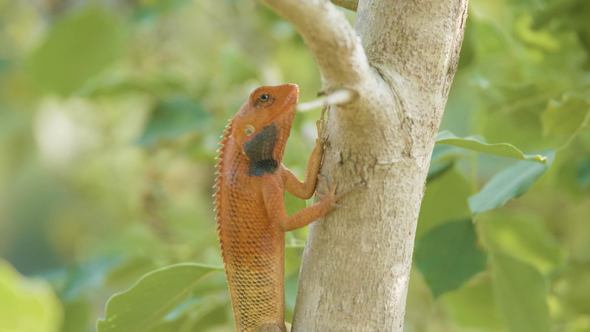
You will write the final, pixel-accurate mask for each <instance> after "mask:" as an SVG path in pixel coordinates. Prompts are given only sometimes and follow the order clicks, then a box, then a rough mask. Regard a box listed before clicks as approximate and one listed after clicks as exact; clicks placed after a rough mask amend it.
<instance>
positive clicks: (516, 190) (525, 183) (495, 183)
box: [469, 152, 555, 214]
mask: <svg viewBox="0 0 590 332" xmlns="http://www.w3.org/2000/svg"><path fill="white" fill-rule="evenodd" d="M554 156H555V153H554V152H549V153H548V154H547V157H546V158H547V162H546V163H545V164H539V163H533V162H530V161H519V162H517V163H516V164H514V165H512V166H510V167H508V168H506V169H504V170H503V171H501V172H500V173H498V174H496V175H494V177H492V179H491V180H490V181H488V183H486V184H485V186H484V187H483V188H482V189H481V190H480V191H479V192H478V193H476V194H474V195H473V196H471V197H469V208H470V209H471V212H472V213H473V214H477V213H482V212H485V211H489V210H493V209H495V208H498V207H500V206H503V205H504V204H506V203H507V202H508V201H510V200H511V199H513V198H516V197H519V196H521V195H522V194H524V193H525V192H526V191H527V190H528V189H529V188H530V187H531V186H532V185H533V183H535V181H536V180H537V179H538V178H539V177H541V175H543V173H545V171H546V170H547V168H548V167H549V166H550V165H551V162H552V161H553V158H554Z"/></svg>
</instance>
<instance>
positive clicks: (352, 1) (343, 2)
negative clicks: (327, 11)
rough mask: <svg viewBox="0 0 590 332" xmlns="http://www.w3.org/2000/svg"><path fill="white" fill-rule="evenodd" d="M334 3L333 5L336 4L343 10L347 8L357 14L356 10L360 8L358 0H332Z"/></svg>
mask: <svg viewBox="0 0 590 332" xmlns="http://www.w3.org/2000/svg"><path fill="white" fill-rule="evenodd" d="M330 1H332V3H333V4H335V5H336V6H339V7H342V8H346V9H348V10H352V11H353V12H356V8H357V7H358V4H359V2H358V0H330Z"/></svg>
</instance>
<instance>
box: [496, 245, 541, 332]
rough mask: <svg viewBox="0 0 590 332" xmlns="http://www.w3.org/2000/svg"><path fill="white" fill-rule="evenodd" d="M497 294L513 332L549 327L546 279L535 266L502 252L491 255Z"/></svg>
mask: <svg viewBox="0 0 590 332" xmlns="http://www.w3.org/2000/svg"><path fill="white" fill-rule="evenodd" d="M492 275H493V281H494V294H495V296H496V301H497V303H498V306H499V308H500V310H501V314H502V317H503V319H504V321H505V323H506V326H507V327H508V330H509V331H512V332H545V331H549V330H550V321H549V309H548V307H547V302H546V301H547V298H546V297H547V287H546V283H545V279H544V278H543V276H541V274H540V273H539V272H537V270H535V268H533V267H532V266H530V265H528V264H525V263H523V262H521V261H519V260H516V259H514V258H511V257H509V256H506V255H502V254H494V255H493V256H492Z"/></svg>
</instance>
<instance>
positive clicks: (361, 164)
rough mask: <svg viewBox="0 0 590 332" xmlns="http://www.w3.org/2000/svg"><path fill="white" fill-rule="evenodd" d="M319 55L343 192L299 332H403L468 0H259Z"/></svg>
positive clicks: (330, 169) (305, 295)
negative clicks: (341, 101)
mask: <svg viewBox="0 0 590 332" xmlns="http://www.w3.org/2000/svg"><path fill="white" fill-rule="evenodd" d="M263 1H264V2H265V3H267V4H268V5H269V6H270V7H272V8H273V9H274V10H275V11H277V12H278V13H279V14H280V15H282V16H283V17H285V18H286V19H287V20H289V21H290V22H291V23H293V25H294V26H295V28H296V29H297V30H298V31H299V33H300V34H301V35H302V37H303V39H304V40H305V42H306V44H307V45H308V47H309V48H310V50H311V52H312V53H313V54H314V56H315V58H316V61H317V63H318V66H319V69H320V73H321V75H322V79H323V83H324V89H325V90H326V91H330V90H335V89H339V88H346V89H350V90H352V91H355V92H356V96H357V98H355V99H354V100H353V101H351V102H349V103H347V104H345V105H340V106H331V107H330V110H329V118H328V121H327V127H326V133H325V136H326V137H325V138H326V149H325V153H324V162H323V166H322V171H321V174H322V175H323V178H328V179H330V180H331V181H334V182H335V183H336V184H337V185H338V189H339V191H340V192H346V191H348V190H351V189H352V188H356V189H353V191H352V192H351V193H350V194H349V195H346V196H345V197H344V198H343V200H342V202H341V205H342V206H341V207H340V208H338V209H337V210H335V211H334V212H332V213H331V214H330V215H329V216H328V217H327V218H325V219H324V220H321V221H319V222H316V223H314V225H312V227H311V230H310V235H309V239H308V242H307V245H306V248H305V250H304V254H303V263H302V268H301V275H300V282H299V291H298V295H297V304H296V308H295V318H294V322H293V331H295V332H298V331H301V332H310V331H402V330H403V322H404V313H405V302H406V294H407V287H408V279H409V275H410V269H411V265H412V264H411V262H412V251H413V247H414V235H415V230H416V222H417V219H418V213H419V210H420V203H421V200H422V195H423V192H424V186H425V181H426V176H427V173H428V167H429V162H430V156H431V153H432V149H433V146H434V137H435V135H436V132H437V131H438V127H439V124H440V120H441V118H442V114H443V110H444V106H445V103H446V100H447V95H448V91H449V88H450V85H451V82H452V79H453V75H454V73H455V71H456V66H457V61H458V54H459V50H460V47H461V42H462V39H463V30H464V26H465V19H466V16H467V15H466V13H467V0H447V1H442V0H412V1H408V0H361V1H359V2H358V7H357V18H356V26H355V28H353V27H352V26H350V24H348V22H347V21H346V19H345V17H344V15H343V14H342V13H341V12H340V10H338V9H336V7H335V6H334V5H333V4H332V3H330V2H329V1H328V0H263Z"/></svg>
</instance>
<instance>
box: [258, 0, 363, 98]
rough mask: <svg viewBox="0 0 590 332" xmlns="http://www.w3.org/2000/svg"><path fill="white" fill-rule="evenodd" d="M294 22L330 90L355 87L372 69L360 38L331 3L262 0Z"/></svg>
mask: <svg viewBox="0 0 590 332" xmlns="http://www.w3.org/2000/svg"><path fill="white" fill-rule="evenodd" d="M262 2H264V3H265V4H267V5H268V6H269V7H271V8H272V9H273V10H274V11H275V12H277V13H278V14H279V15H281V16H283V17H284V18H285V19H286V20H288V21H289V22H291V23H292V24H293V25H294V26H295V29H296V30H297V31H298V32H299V34H300V35H301V36H302V37H303V40H304V41H305V43H306V44H307V46H308V47H309V49H310V50H311V52H312V54H313V55H314V57H315V59H316V62H317V64H318V66H319V69H320V73H321V74H322V78H323V79H324V81H325V83H326V84H327V87H328V88H330V87H331V88H337V87H344V86H353V85H356V84H358V82H360V81H362V80H363V79H364V78H368V77H370V74H371V70H370V67H369V63H368V61H367V57H366V55H365V52H364V49H363V47H362V44H361V41H360V38H359V36H358V35H357V33H356V31H355V30H354V28H353V27H352V26H351V25H350V23H348V21H347V19H346V17H345V16H344V14H343V13H342V12H340V11H339V10H338V9H337V8H336V7H335V6H334V5H333V4H331V3H330V2H329V1H328V0H262Z"/></svg>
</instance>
